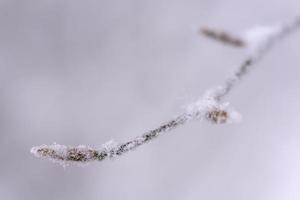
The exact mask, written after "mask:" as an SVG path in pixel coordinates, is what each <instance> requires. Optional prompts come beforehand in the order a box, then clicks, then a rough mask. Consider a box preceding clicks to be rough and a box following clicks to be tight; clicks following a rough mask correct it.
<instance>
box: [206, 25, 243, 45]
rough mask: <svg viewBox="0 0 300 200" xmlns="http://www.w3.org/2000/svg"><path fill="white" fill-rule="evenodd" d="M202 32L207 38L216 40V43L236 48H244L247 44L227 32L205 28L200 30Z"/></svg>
mask: <svg viewBox="0 0 300 200" xmlns="http://www.w3.org/2000/svg"><path fill="white" fill-rule="evenodd" d="M200 32H201V33H202V34H203V35H205V36H207V37H208V38H211V39H214V40H216V41H219V42H222V43H224V44H228V45H231V46H235V47H244V46H245V45H246V44H245V42H244V41H243V40H242V39H241V38H238V37H236V36H233V35H232V34H230V33H228V32H225V31H217V30H213V29H210V28H207V27H204V28H202V29H201V30H200Z"/></svg>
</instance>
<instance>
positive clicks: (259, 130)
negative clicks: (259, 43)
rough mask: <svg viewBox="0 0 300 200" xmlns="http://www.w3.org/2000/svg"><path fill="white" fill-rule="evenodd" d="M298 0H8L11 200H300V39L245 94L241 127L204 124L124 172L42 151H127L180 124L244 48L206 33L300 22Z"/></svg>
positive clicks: (164, 140) (0, 115)
mask: <svg viewBox="0 0 300 200" xmlns="http://www.w3.org/2000/svg"><path fill="white" fill-rule="evenodd" d="M299 7H300V1H299V0H287V1H284V2H283V1H279V0H273V1H271V0H265V1H261V0H253V1H240V0H227V1H221V0H213V1H212V0H186V1H177V0H176V1H161V0H152V1H141V0H125V1H124V0H111V1H108V0H101V1H99V0H97V1H96V0H86V1H67V0H39V1H38V0H23V1H19V0H0V27H1V29H0V199H3V200H4V199H5V200H20V199H26V200H41V199H42V200H50V199H51V200H52V199H55V200H69V199H72V200H83V199H88V200H99V199H109V200H127V199H130V200H135V199H136V200H141V199H143V200H148V199H149V200H153V199H157V200H166V199H172V200H183V199H184V200H194V199H206V200H219V199H222V200H299V199H300V190H299V188H300V128H299V113H300V104H299V102H300V93H299V92H300V91H299V88H300V79H299V77H300V68H299V63H300V61H299V52H300V46H299V44H300V32H297V33H295V34H293V35H291V36H290V37H288V38H286V39H285V40H284V41H283V42H281V43H280V44H279V45H277V46H276V47H275V48H274V49H273V50H272V51H271V52H270V54H268V56H267V57H266V58H265V59H264V60H263V61H262V62H261V63H259V64H257V65H256V66H255V69H254V70H253V71H252V72H251V74H250V76H247V77H246V78H245V79H244V80H243V82H242V83H241V84H240V85H239V86H238V87H237V88H235V90H234V91H233V93H231V95H230V96H229V101H230V102H231V105H232V106H233V107H235V108H236V109H237V110H238V111H239V112H240V113H242V114H243V121H242V123H239V124H230V125H211V124H209V123H207V122H205V121H204V122H198V121H194V122H192V123H189V124H187V125H186V126H183V127H180V128H178V129H176V130H174V131H172V132H170V133H168V134H166V135H165V136H163V137H161V138H159V139H157V140H155V141H153V142H151V143H149V144H147V145H144V146H142V147H140V148H139V149H137V150H136V151H133V152H131V153H128V154H127V155H124V156H122V157H120V158H117V159H116V160H114V161H109V160H107V161H104V162H101V163H92V164H90V165H88V166H87V167H76V166H71V167H68V168H66V169H64V168H62V167H61V166H59V165H57V164H53V163H50V162H48V161H45V160H40V159H37V158H35V157H34V156H33V155H31V154H30V152H29V150H30V148H31V147H32V146H36V145H40V144H51V143H53V142H57V143H60V144H66V145H77V144H90V145H92V146H94V147H98V146H100V145H101V144H102V143H104V142H106V141H108V140H110V139H115V140H116V141H126V140H127V139H130V138H132V137H135V136H137V135H140V134H141V133H143V132H144V131H146V130H149V129H151V128H155V127H157V126H158V125H160V124H161V123H162V122H165V121H167V120H169V119H171V118H172V117H174V116H176V115H177V114H180V113H181V112H182V110H183V106H185V105H187V104H189V103H190V102H193V101H194V100H195V99H196V98H197V97H199V96H200V95H202V94H203V92H204V91H205V90H206V89H207V88H210V87H213V86H216V85H218V84H219V83H222V81H223V80H224V79H225V78H226V77H227V76H228V75H230V73H232V72H233V71H234V69H235V68H236V66H237V65H238V64H239V63H240V62H241V61H242V60H243V58H244V56H245V51H243V50H241V49H234V48H231V47H227V46H223V45H220V44H218V43H216V42H214V41H211V40H208V39H206V38H204V37H201V36H199V34H198V33H197V30H198V28H199V27H200V26H203V25H207V26H211V27H216V28H220V29H225V30H229V31H232V32H234V33H241V32H242V31H244V30H247V29H248V28H251V27H252V26H254V25H257V24H262V25H264V24H272V23H277V22H280V21H282V20H289V19H292V18H293V17H294V16H296V15H299V14H300V11H299Z"/></svg>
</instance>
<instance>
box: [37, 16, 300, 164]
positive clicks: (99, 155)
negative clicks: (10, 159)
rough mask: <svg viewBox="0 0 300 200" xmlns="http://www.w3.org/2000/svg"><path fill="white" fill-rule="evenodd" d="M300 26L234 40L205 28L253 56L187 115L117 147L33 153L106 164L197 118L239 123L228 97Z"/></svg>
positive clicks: (65, 148) (59, 159) (288, 25)
mask: <svg viewBox="0 0 300 200" xmlns="http://www.w3.org/2000/svg"><path fill="white" fill-rule="evenodd" d="M299 27H300V17H298V18H295V20H293V21H291V22H289V23H284V24H280V25H278V26H272V27H257V28H254V29H251V30H250V31H248V32H246V34H245V35H244V37H233V36H231V35H230V34H228V33H226V32H220V31H219V32H218V31H214V30H211V29H204V30H202V33H203V34H204V35H206V36H208V37H210V38H213V39H215V40H217V41H220V42H223V43H226V44H231V45H235V46H246V47H248V49H250V55H249V56H247V57H246V58H245V59H244V60H243V61H242V62H241V63H240V65H238V67H237V69H236V71H235V72H234V73H233V74H232V75H231V76H230V77H229V78H227V79H226V80H225V82H224V83H223V84H222V85H221V86H220V87H218V88H215V89H213V90H208V92H207V93H205V95H204V96H203V97H202V98H200V99H199V100H198V101H196V102H195V103H193V104H191V105H189V106H188V107H187V109H186V111H185V112H184V113H183V114H181V115H179V116H178V117H175V118H174V119H172V120H170V121H168V122H166V123H163V124H162V125H160V126H158V127H157V128H155V129H152V130H149V131H147V132H145V133H144V134H142V135H141V136H138V137H136V138H134V139H132V140H129V141H127V142H124V143H118V144H116V143H114V142H111V141H110V142H107V143H105V144H104V145H102V147H101V148H100V149H93V148H90V147H87V146H83V145H81V146H77V147H71V146H64V145H59V144H52V145H41V146H38V147H33V148H32V149H31V153H33V154H34V155H35V156H37V157H40V158H46V159H49V160H52V161H54V162H58V163H60V164H62V165H64V166H66V165H68V164H69V163H87V162H91V161H102V160H104V159H105V158H114V157H116V156H120V155H123V154H124V153H126V152H128V151H130V150H134V149H136V148H137V147H139V146H141V145H143V144H145V143H147V142H149V141H151V140H153V139H155V138H157V137H158V136H160V135H163V134H164V133H167V132H169V131H170V130H172V129H174V128H177V127H178V126H181V125H184V124H186V123H187V122H189V121H190V120H193V119H201V120H208V121H210V122H211V123H213V124H224V123H231V122H239V121H240V119H241V116H240V115H239V114H238V113H237V112H236V111H234V110H233V109H232V108H231V107H230V106H229V103H223V100H224V98H225V97H226V96H227V95H228V94H229V93H230V92H231V91H232V89H233V88H234V87H235V86H236V85H237V84H238V83H239V82H240V81H241V80H242V78H243V77H244V76H245V75H247V74H248V72H249V69H250V68H252V67H253V65H254V64H255V63H257V62H258V61H259V60H260V59H261V58H263V56H264V54H265V53H266V52H267V51H268V50H270V48H271V47H272V46H273V45H274V44H276V43H277V42H278V41H279V39H281V38H282V37H285V36H287V35H288V34H289V33H291V32H293V31H294V30H296V29H297V28H299Z"/></svg>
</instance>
